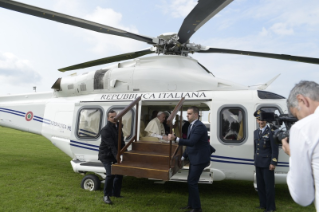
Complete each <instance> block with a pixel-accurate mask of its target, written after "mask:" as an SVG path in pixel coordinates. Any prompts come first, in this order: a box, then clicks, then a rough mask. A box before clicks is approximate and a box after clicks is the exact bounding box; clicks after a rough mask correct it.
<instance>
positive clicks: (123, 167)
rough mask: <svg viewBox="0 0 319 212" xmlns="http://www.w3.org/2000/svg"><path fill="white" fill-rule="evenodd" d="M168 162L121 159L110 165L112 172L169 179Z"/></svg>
mask: <svg viewBox="0 0 319 212" xmlns="http://www.w3.org/2000/svg"><path fill="white" fill-rule="evenodd" d="M169 170H170V169H169V168H168V164H165V165H164V164H163V165H151V164H145V163H136V162H130V161H123V162H122V163H120V164H113V165H112V174H119V175H127V176H133V177H138V178H153V179H160V180H166V181H167V180H169V179H170V177H171V176H170V173H169Z"/></svg>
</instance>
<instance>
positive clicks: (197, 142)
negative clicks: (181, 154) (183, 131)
mask: <svg viewBox="0 0 319 212" xmlns="http://www.w3.org/2000/svg"><path fill="white" fill-rule="evenodd" d="M178 144H179V145H183V146H186V150H185V152H186V153H185V155H187V156H188V158H189V162H190V163H191V164H192V165H198V164H203V163H209V162H210V155H211V148H210V143H209V141H208V135H207V128H206V126H205V125H204V124H203V123H202V122H201V121H199V120H197V121H196V122H195V123H194V125H193V126H192V129H191V131H190V133H189V135H188V137H187V138H186V139H184V138H180V139H179V142H178Z"/></svg>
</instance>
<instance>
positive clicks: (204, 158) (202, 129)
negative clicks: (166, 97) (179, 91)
mask: <svg viewBox="0 0 319 212" xmlns="http://www.w3.org/2000/svg"><path fill="white" fill-rule="evenodd" d="M198 118H199V109H198V107H195V106H192V107H189V108H188V110H187V119H188V121H189V123H190V125H189V129H188V133H187V138H186V139H184V138H178V137H175V136H174V135H172V134H169V135H168V139H169V140H174V141H175V142H177V143H178V144H179V145H183V146H186V150H185V151H186V154H187V156H188V158H189V162H190V164H189V171H188V178H187V183H188V205H187V206H186V207H183V208H181V209H183V210H188V211H190V212H201V211H202V209H201V204H200V199H199V191H198V181H199V178H200V175H201V174H202V172H203V170H204V168H205V167H207V166H208V165H209V164H210V155H211V153H212V152H211V147H210V144H209V141H208V135H207V128H206V126H205V125H204V124H203V123H202V122H201V121H200V120H198Z"/></svg>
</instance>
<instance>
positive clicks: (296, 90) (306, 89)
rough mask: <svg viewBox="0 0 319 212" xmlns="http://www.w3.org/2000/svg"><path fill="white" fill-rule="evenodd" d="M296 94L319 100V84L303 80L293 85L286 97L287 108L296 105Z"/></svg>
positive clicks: (295, 106)
mask: <svg viewBox="0 0 319 212" xmlns="http://www.w3.org/2000/svg"><path fill="white" fill-rule="evenodd" d="M298 94H300V95H302V96H305V97H308V98H310V99H312V100H314V101H318V102H319V84H317V83H316V82H314V81H304V80H302V81H300V82H299V83H298V84H296V85H295V87H293V89H292V90H291V91H290V94H289V97H288V99H287V107H288V110H289V108H291V107H292V108H297V107H298V101H297V95H298Z"/></svg>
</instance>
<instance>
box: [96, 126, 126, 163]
mask: <svg viewBox="0 0 319 212" xmlns="http://www.w3.org/2000/svg"><path fill="white" fill-rule="evenodd" d="M117 142H118V129H117V128H116V127H115V124H113V123H112V122H109V121H108V122H107V124H106V126H105V127H103V128H102V130H101V144H100V147H99V157H98V159H99V160H100V161H102V162H104V161H105V162H108V161H112V162H114V163H116V162H117V161H116V156H117V151H118V143H117ZM124 146H125V143H124V138H123V133H122V138H121V148H123V147H124Z"/></svg>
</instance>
